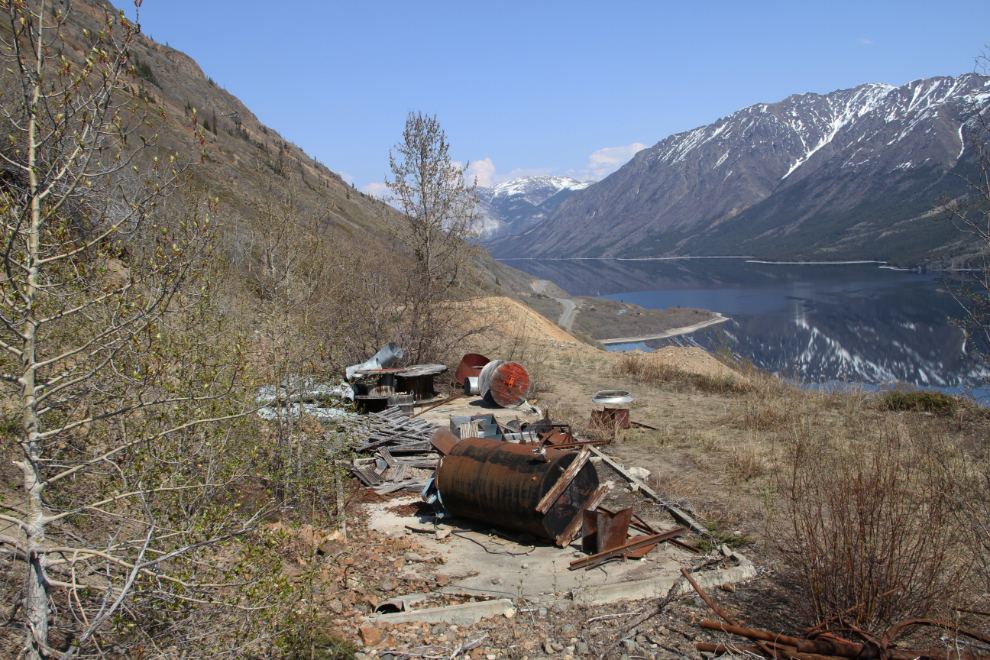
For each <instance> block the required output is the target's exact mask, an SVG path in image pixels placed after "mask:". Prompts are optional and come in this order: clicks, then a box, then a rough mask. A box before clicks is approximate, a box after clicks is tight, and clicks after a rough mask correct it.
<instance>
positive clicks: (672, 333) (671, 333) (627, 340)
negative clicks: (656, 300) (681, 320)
mask: <svg viewBox="0 0 990 660" xmlns="http://www.w3.org/2000/svg"><path fill="white" fill-rule="evenodd" d="M712 313H713V314H715V317H716V318H713V319H710V320H708V321H703V322H702V323H695V324H694V325H687V326H684V327H683V328H673V329H671V330H667V331H666V332H661V333H658V334H655V335H644V336H642V337H617V338H615V339H599V340H598V341H599V343H602V344H636V343H639V342H641V341H649V340H651V339H666V338H667V337H677V336H678V335H687V334H690V333H692V332H694V331H695V330H701V329H702V328H707V327H708V326H710V325H715V324H716V323H724V322H725V321H728V320H729V318H728V317H726V316H722V315H721V314H719V313H718V312H712Z"/></svg>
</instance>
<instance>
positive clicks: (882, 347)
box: [506, 258, 985, 398]
mask: <svg viewBox="0 0 990 660" xmlns="http://www.w3.org/2000/svg"><path fill="white" fill-rule="evenodd" d="M506 263H507V264H509V265H511V266H513V267H514V268H518V269H519V270H523V271H525V272H527V273H530V274H532V275H535V276H537V277H539V278H541V279H548V280H552V281H553V282H556V283H557V284H558V285H559V286H561V287H562V288H563V289H565V290H566V291H567V292H568V293H570V294H571V295H584V296H598V297H603V298H612V299H615V300H621V301H624V302H630V303H635V304H637V305H640V306H641V307H647V308H653V309H665V308H667V307H671V306H681V307H694V308H699V309H708V310H711V311H714V312H720V313H722V314H724V315H726V316H728V317H729V321H727V322H725V323H721V324H718V325H715V326H710V327H708V328H705V329H703V330H699V331H697V332H695V333H692V334H690V335H682V336H679V337H674V338H671V339H665V340H660V341H652V342H646V343H644V344H624V345H617V346H610V347H609V348H610V350H629V349H633V348H639V349H642V350H651V349H655V348H658V347H660V346H666V345H671V344H673V345H694V346H700V347H702V348H705V349H707V350H714V349H715V348H718V347H720V346H725V347H727V348H729V349H730V350H732V351H733V353H735V354H737V355H739V356H741V357H744V358H746V359H749V360H750V361H751V362H752V363H753V364H754V365H756V366H757V367H759V368H761V369H766V370H769V371H773V372H779V373H781V374H783V375H785V376H787V377H789V378H794V379H796V380H800V381H802V382H806V383H832V382H859V383H864V384H867V385H882V384H891V383H897V382H901V383H909V384H911V385H914V386H916V387H921V388H932V389H939V390H944V391H951V392H956V391H960V390H968V389H970V388H973V387H975V386H977V385H979V384H980V382H981V379H980V375H979V373H978V372H977V371H976V370H975V369H974V367H973V365H972V364H970V363H969V362H968V361H967V360H966V355H965V350H966V346H965V345H964V341H963V339H964V338H963V333H962V332H961V331H960V330H959V329H957V328H954V327H952V325H951V324H950V319H951V318H954V317H958V316H959V315H960V311H961V308H960V307H959V303H957V302H956V300H955V299H954V298H953V297H952V295H951V293H950V291H949V289H948V287H947V281H946V280H945V279H944V278H945V276H944V275H942V274H924V273H916V272H909V271H901V270H894V269H890V268H886V267H883V265H882V264H876V263H868V264H769V263H760V262H755V261H750V260H746V259H723V258H719V259H671V260H649V261H645V260H636V261H629V260H591V259H577V260H553V261H548V260H543V261H537V260H529V259H513V260H506ZM948 284H949V286H953V285H954V282H948ZM976 394H977V395H978V396H979V395H983V394H985V393H983V392H977V393H976ZM981 398H983V397H982V396H981Z"/></svg>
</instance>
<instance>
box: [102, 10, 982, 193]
mask: <svg viewBox="0 0 990 660" xmlns="http://www.w3.org/2000/svg"><path fill="white" fill-rule="evenodd" d="M118 2H119V3H120V4H123V3H124V2H126V0H118ZM125 9H126V10H127V12H128V14H129V15H130V16H131V17H132V18H133V13H134V9H133V6H132V5H130V4H127V5H125ZM141 25H142V29H143V31H144V32H145V33H146V34H149V35H151V36H152V37H154V38H155V39H156V40H157V41H159V42H162V43H165V42H167V43H168V44H169V45H170V46H172V47H173V48H178V49H179V50H182V51H184V52H185V53H186V54H188V55H190V56H191V57H193V58H194V59H195V60H196V61H197V62H198V63H199V64H200V66H201V67H202V68H203V70H204V71H205V72H206V74H207V75H208V76H210V77H212V78H213V79H214V80H215V81H217V82H218V83H219V84H221V85H223V86H224V87H225V88H226V89H227V90H228V91H230V92H231V93H233V94H234V95H236V96H237V97H239V98H240V99H241V100H242V101H243V102H244V103H245V104H246V105H247V106H248V107H249V108H250V109H251V110H252V111H253V112H254V113H255V114H257V115H258V117H259V119H260V120H261V121H262V122H264V123H265V124H267V125H268V126H271V127H272V128H274V129H276V130H277V131H279V132H280V133H281V134H282V135H283V136H284V137H286V138H287V139H289V140H291V141H292V142H294V143H295V144H297V145H299V146H300V147H302V148H303V149H304V150H305V151H306V152H307V153H309V154H310V155H312V156H314V157H315V158H317V159H319V160H320V161H321V162H323V163H324V164H325V165H327V166H328V167H330V169H332V170H334V171H338V172H341V173H342V174H343V175H344V176H345V178H347V179H348V180H351V181H353V182H354V184H355V185H356V186H357V187H359V188H362V189H364V190H368V191H372V192H375V191H377V190H378V189H379V186H380V185H381V183H382V182H383V181H384V178H385V175H386V171H387V170H388V151H389V148H390V147H392V146H393V145H394V144H395V143H396V142H397V141H398V140H399V138H400V137H401V133H402V128H403V125H404V123H405V118H406V115H407V114H408V112H409V111H410V110H421V111H423V112H426V113H430V114H436V115H437V118H438V119H439V121H440V122H441V124H442V126H443V127H444V128H445V130H446V132H447V137H448V139H449V140H450V143H451V155H452V157H453V158H455V159H457V160H459V161H461V162H466V161H472V162H473V163H475V167H474V168H473V169H472V172H473V173H475V174H477V175H478V176H479V178H480V182H481V183H482V184H485V183H488V184H491V183H497V182H500V181H504V180H507V179H508V178H511V177H513V176H521V175H527V174H562V175H570V176H576V177H577V178H582V179H597V178H601V177H602V176H605V175H607V174H608V173H610V172H611V171H614V169H615V168H616V167H618V166H619V165H621V163H622V162H624V161H625V160H627V159H628V158H629V157H631V156H632V154H633V153H634V152H635V150H636V148H638V146H641V145H647V146H649V145H653V144H655V143H656V142H659V141H660V140H662V139H663V138H665V137H666V136H668V135H670V134H672V133H677V132H680V131H684V130H688V129H691V128H695V127H697V126H701V125H704V124H708V123H710V122H712V121H714V120H716V119H718V118H719V117H722V116H725V115H727V114H731V113H732V112H735V111H736V110H739V109H741V108H743V107H745V106H747V105H750V104H753V103H758V102H773V101H778V100H780V99H782V98H784V97H786V96H788V95H790V94H798V93H804V92H818V93H827V92H830V91H833V90H836V89H843V88H848V87H854V86H856V85H859V84H863V83H867V82H885V83H890V84H894V85H901V84H904V83H906V82H909V81H911V80H914V79H917V78H927V77H931V76H938V75H951V76H956V75H959V74H962V73H967V72H970V71H972V70H973V68H974V63H973V58H974V56H976V55H978V54H980V53H981V52H984V51H985V50H986V48H985V44H990V27H988V26H990V2H987V1H986V0H982V1H980V2H976V1H972V2H971V1H958V2H953V1H952V0H942V1H941V2H905V1H903V0H902V1H899V2H865V1H863V0H860V1H859V2H827V3H826V2H787V3H755V2H740V1H738V0H737V1H735V2H707V3H686V2H677V3H674V2H640V1H628V0H627V1H623V0H611V1H608V2H606V1H601V2H584V1H581V0H569V1H568V2H556V1H540V0H529V1H527V2H514V1H505V2H440V1H422V2H417V1H413V0H404V1H401V2H398V1H397V2H392V1H390V0H389V1H387V0H350V1H349V2H318V1H315V0H281V1H280V2H272V1H271V0H267V1H265V2H262V1H261V0H237V1H236V2H235V1H232V0H206V1H205V2H204V1H203V0H196V1H193V0H145V1H144V3H143V6H142V8H141Z"/></svg>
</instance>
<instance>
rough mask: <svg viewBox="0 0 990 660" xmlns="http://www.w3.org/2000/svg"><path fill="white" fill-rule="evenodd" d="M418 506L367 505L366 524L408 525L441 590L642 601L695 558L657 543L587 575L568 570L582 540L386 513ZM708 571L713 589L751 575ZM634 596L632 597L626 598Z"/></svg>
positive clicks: (381, 527)
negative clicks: (525, 538)
mask: <svg viewBox="0 0 990 660" xmlns="http://www.w3.org/2000/svg"><path fill="white" fill-rule="evenodd" d="M416 501H419V500H418V498H416V497H404V498H399V499H394V500H390V501H388V502H382V503H375V504H370V505H367V512H368V515H369V519H368V524H369V526H370V527H371V528H372V529H375V530H378V531H381V532H385V533H388V534H390V535H405V534H406V533H407V531H406V530H407V527H411V528H414V529H416V530H417V533H415V536H416V539H417V542H418V543H419V544H420V545H421V546H422V547H423V549H425V550H427V551H429V552H433V553H437V554H442V555H443V556H444V557H445V558H446V563H445V564H444V565H442V566H437V573H443V574H446V575H447V576H448V577H449V579H450V584H449V585H447V586H446V587H444V589H443V592H445V593H449V594H461V595H465V596H473V597H478V598H484V597H487V598H509V599H511V600H513V601H518V600H519V599H520V598H525V599H526V600H527V601H529V602H534V603H538V602H541V601H544V602H550V601H555V600H558V599H560V598H561V597H564V596H565V595H569V597H570V598H572V599H573V600H575V601H581V600H586V601H587V602H595V603H597V602H609V601H610V600H618V599H621V598H647V597H652V596H654V595H655V594H654V591H656V590H658V589H659V590H662V591H663V593H666V590H667V589H669V588H670V585H671V584H673V582H674V581H676V579H677V578H678V577H679V576H680V572H679V571H680V568H681V566H687V565H689V562H690V559H691V558H693V557H695V555H692V554H690V553H688V552H687V551H685V550H681V549H680V548H677V547H676V546H671V545H668V544H661V545H660V546H658V547H657V548H655V549H654V550H653V551H652V552H650V553H649V554H647V555H646V556H645V557H644V558H643V559H641V560H629V561H624V560H618V561H613V562H611V563H608V564H605V565H603V566H601V567H599V568H596V569H593V570H590V571H585V570H577V571H571V570H568V564H569V563H570V562H571V561H573V560H574V559H577V558H581V557H585V556H587V555H586V554H585V553H583V552H581V550H580V547H581V546H580V541H575V542H574V543H573V544H571V546H569V547H568V548H564V549H561V548H558V547H556V546H554V545H551V544H550V543H549V542H545V541H535V542H533V543H531V544H524V543H520V542H518V540H517V539H515V538H513V537H511V536H510V535H509V534H507V533H505V532H502V531H500V530H494V529H490V528H487V527H485V526H484V525H479V524H476V523H473V522H471V521H466V520H459V519H458V520H443V521H440V522H439V523H438V522H436V521H435V519H434V518H433V517H432V516H402V515H399V514H396V513H395V512H394V511H390V510H389V509H394V508H396V507H397V506H399V505H403V504H410V503H412V502H416ZM670 526H671V527H673V526H674V525H673V523H671V525H670ZM438 530H445V531H446V530H449V532H450V534H449V536H447V537H446V538H444V539H442V540H438V539H437V538H436V536H435V532H436V531H438ZM713 573H726V574H725V576H724V577H720V578H711V579H720V580H721V582H718V584H722V582H725V581H732V580H739V579H747V575H748V574H746V573H745V572H736V573H730V572H725V571H714V572H713ZM737 573H738V574H737ZM698 575H699V576H701V575H706V574H704V573H699V574H698ZM749 577H751V575H750V576H749ZM705 579H709V578H707V577H706V578H705ZM634 584H635V585H636V586H635V587H634V586H632V585H634ZM664 585H666V586H664ZM633 593H635V594H636V595H630V594H633Z"/></svg>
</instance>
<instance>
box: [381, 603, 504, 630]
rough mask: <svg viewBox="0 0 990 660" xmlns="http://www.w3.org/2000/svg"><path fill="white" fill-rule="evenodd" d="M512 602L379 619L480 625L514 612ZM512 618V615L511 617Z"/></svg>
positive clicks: (414, 612) (394, 615)
mask: <svg viewBox="0 0 990 660" xmlns="http://www.w3.org/2000/svg"><path fill="white" fill-rule="evenodd" d="M514 611H515V608H514V607H513V605H512V601H511V600H509V599H508V598H501V599H498V600H485V601H481V602H479V603H464V604H462V605H448V606H447V607H430V608H427V609H423V610H412V611H409V612H393V613H392V614H383V615H381V616H380V617H378V620H379V621H388V622H389V623H393V624H394V623H408V622H410V621H422V622H424V623H440V622H441V621H442V622H445V623H456V624H457V625H471V624H475V623H478V622H479V621H481V620H482V619H485V618H488V617H492V616H498V615H500V614H502V615H504V614H505V613H507V612H514ZM510 616H511V615H510Z"/></svg>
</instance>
